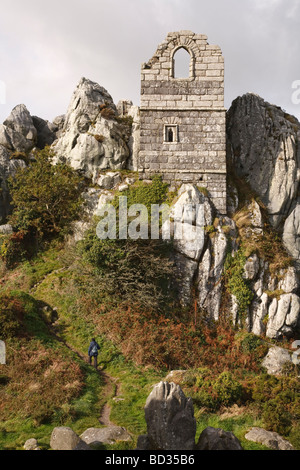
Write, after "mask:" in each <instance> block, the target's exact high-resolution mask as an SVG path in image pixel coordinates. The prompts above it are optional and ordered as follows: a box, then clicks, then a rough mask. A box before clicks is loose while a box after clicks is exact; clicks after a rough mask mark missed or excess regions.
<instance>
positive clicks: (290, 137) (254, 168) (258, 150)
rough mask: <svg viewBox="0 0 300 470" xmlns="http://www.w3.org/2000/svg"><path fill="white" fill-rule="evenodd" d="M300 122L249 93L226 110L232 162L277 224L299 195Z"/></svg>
mask: <svg viewBox="0 0 300 470" xmlns="http://www.w3.org/2000/svg"><path fill="white" fill-rule="evenodd" d="M299 131H300V123H299V122H298V121H297V119H296V118H294V117H292V116H289V115H287V114H285V113H284V111H282V110H281V109H280V108H279V107H277V106H274V105H271V104H269V103H267V102H265V101H264V100H263V99H262V98H260V97H259V96H257V95H255V94H252V93H247V94H245V95H243V96H242V97H238V98H236V99H235V100H234V101H233V103H232V106H231V108H230V109H229V111H228V113H227V135H228V141H229V143H230V149H231V154H230V155H229V159H230V163H231V164H232V166H233V167H234V169H235V171H236V173H237V174H238V176H239V177H241V178H245V179H246V181H247V182H248V183H249V185H250V186H251V187H252V189H254V191H255V192H256V193H257V194H258V195H259V196H260V198H261V200H262V202H263V203H264V204H265V205H266V207H267V209H268V212H269V214H270V220H271V222H272V224H273V225H274V227H279V224H280V223H281V222H282V220H284V219H285V218H286V217H287V216H288V213H289V210H290V207H291V203H292V201H293V200H294V199H295V198H296V196H297V188H298V180H299V175H298V173H299V172H298V168H299V158H300V155H299V152H297V145H298V144H297V143H298V140H299Z"/></svg>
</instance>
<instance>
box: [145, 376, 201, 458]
mask: <svg viewBox="0 0 300 470" xmlns="http://www.w3.org/2000/svg"><path fill="white" fill-rule="evenodd" d="M145 418H146V422H147V436H148V439H149V444H150V447H151V449H158V450H193V448H194V446H195V434H196V420H195V418H194V409H193V404H192V400H191V398H186V397H185V395H184V393H183V391H182V390H181V388H180V386H179V385H176V384H174V383H173V382H171V383H168V382H160V383H158V384H157V385H155V386H154V387H153V390H152V392H151V393H150V395H149V396H148V398H147V401H146V405H145Z"/></svg>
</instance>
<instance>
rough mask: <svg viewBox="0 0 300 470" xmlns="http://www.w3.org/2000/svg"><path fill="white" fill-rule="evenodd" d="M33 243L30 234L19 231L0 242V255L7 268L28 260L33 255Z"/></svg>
mask: <svg viewBox="0 0 300 470" xmlns="http://www.w3.org/2000/svg"><path fill="white" fill-rule="evenodd" d="M34 247H35V243H34V242H33V241H32V238H31V236H30V233H29V232H28V231H26V230H19V231H17V232H14V233H12V234H11V235H9V236H8V237H6V238H5V239H4V241H3V242H2V245H1V248H0V253H1V258H2V260H3V261H4V263H5V265H6V267H7V268H13V267H14V266H15V265H16V264H17V263H19V262H20V261H22V260H24V259H28V258H30V256H31V255H32V254H33V253H34Z"/></svg>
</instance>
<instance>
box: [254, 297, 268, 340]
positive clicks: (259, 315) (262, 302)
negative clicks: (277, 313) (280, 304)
mask: <svg viewBox="0 0 300 470" xmlns="http://www.w3.org/2000/svg"><path fill="white" fill-rule="evenodd" d="M267 315H268V296H267V294H265V293H264V294H262V295H261V296H260V297H258V298H257V299H256V300H254V301H253V302H252V305H251V323H252V328H251V331H252V333H254V334H255V335H258V336H260V335H264V334H265V332H266V326H265V323H264V319H265V318H266V316H267Z"/></svg>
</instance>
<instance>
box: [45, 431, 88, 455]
mask: <svg viewBox="0 0 300 470" xmlns="http://www.w3.org/2000/svg"><path fill="white" fill-rule="evenodd" d="M50 447H51V449H53V450H89V448H88V446H87V445H86V443H85V442H83V441H82V439H80V437H79V436H78V435H77V434H76V433H75V432H74V431H73V430H72V429H71V428H69V427H67V426H58V427H56V428H54V429H53V431H52V434H51V439H50Z"/></svg>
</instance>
